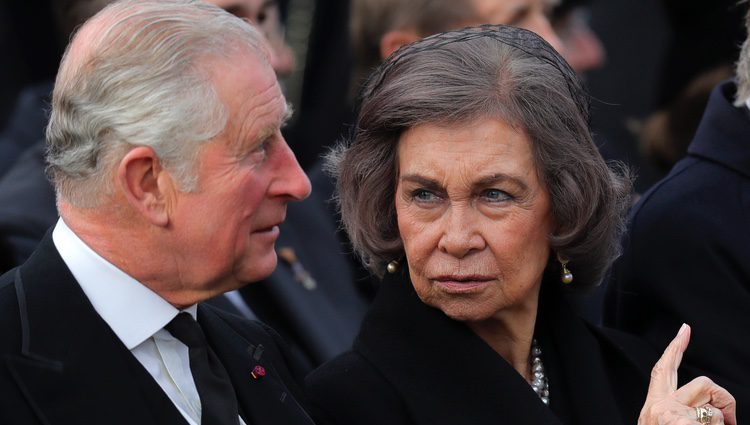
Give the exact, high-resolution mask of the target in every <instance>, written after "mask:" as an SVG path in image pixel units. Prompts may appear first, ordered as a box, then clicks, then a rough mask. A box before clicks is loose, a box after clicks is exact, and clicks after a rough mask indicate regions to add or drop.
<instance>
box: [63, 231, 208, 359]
mask: <svg viewBox="0 0 750 425" xmlns="http://www.w3.org/2000/svg"><path fill="white" fill-rule="evenodd" d="M52 241H53V242H54V244H55V247H56V248H57V250H58V251H59V252H60V256H61V257H62V259H63V261H64V262H65V264H66V265H67V266H68V268H69V269H70V272H71V273H72V274H73V277H75V278H76V280H77V281H78V284H79V285H80V286H81V289H83V292H84V293H85V294H86V297H87V298H88V299H89V301H90V302H91V304H92V305H93V306H94V310H96V312H97V313H99V315H100V316H101V317H102V319H104V321H105V322H107V325H109V327H110V328H112V330H113V331H114V333H115V334H116V335H117V337H118V338H120V340H121V341H122V343H123V344H124V345H125V346H126V347H127V348H128V350H132V349H133V348H135V347H136V346H138V345H140V344H141V343H142V342H143V341H145V340H146V339H148V338H149V337H151V336H153V335H154V334H155V333H156V332H158V331H159V330H160V329H162V328H163V327H164V326H165V325H166V324H167V323H169V322H170V321H171V320H172V319H173V318H174V317H175V316H177V314H178V313H179V312H180V310H178V309H176V308H175V307H174V306H172V305H171V304H169V303H168V302H167V301H166V300H165V299H164V298H162V297H160V296H159V295H157V294H156V293H155V292H153V291H152V290H150V289H149V288H147V287H145V286H144V285H142V284H141V283H140V282H138V281H137V280H135V279H133V278H132V277H130V276H129V275H128V274H126V273H125V272H123V271H122V270H120V269H118V268H117V267H116V266H115V265H113V264H112V263H110V262H109V261H107V260H105V259H104V258H102V257H101V256H100V255H99V254H97V253H96V252H94V250H92V249H91V248H90V247H89V246H88V245H86V243H85V242H83V241H82V240H81V239H80V238H79V237H78V236H77V235H76V234H75V233H74V232H73V231H72V230H71V229H70V227H68V226H67V225H66V224H65V222H64V221H63V219H62V218H60V219H59V220H58V221H57V225H55V229H54V230H53V231H52ZM183 311H185V312H187V313H189V314H190V315H191V316H193V318H194V319H196V318H197V305H196V304H194V305H192V306H190V307H188V308H186V309H185V310H183Z"/></svg>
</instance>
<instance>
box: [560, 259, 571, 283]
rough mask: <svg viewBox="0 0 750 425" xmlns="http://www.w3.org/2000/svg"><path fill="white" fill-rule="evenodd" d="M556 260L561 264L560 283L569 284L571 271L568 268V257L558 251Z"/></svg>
mask: <svg viewBox="0 0 750 425" xmlns="http://www.w3.org/2000/svg"><path fill="white" fill-rule="evenodd" d="M557 261H559V262H560V265H561V266H562V271H561V272H560V280H561V281H562V283H564V284H566V285H569V284H570V283H572V282H573V273H571V272H570V270H568V259H567V258H564V257H562V256H561V255H560V254H559V253H558V254H557Z"/></svg>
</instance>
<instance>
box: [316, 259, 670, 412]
mask: <svg viewBox="0 0 750 425" xmlns="http://www.w3.org/2000/svg"><path fill="white" fill-rule="evenodd" d="M405 274H406V273H405V272H401V275H400V276H389V277H386V279H385V280H384V281H383V283H382V285H381V288H380V292H379V293H378V296H377V298H376V299H375V302H374V304H373V306H372V308H371V310H370V311H369V312H368V315H367V317H366V318H365V321H364V322H363V325H362V329H361V331H360V334H359V336H358V337H357V339H356V341H355V344H354V348H353V349H352V350H351V351H349V352H347V353H345V354H343V355H342V356H340V357H338V358H337V359H335V360H333V361H332V362H329V363H326V364H324V365H323V366H321V367H320V368H319V369H317V370H316V371H314V372H313V373H312V374H310V375H309V376H308V378H307V380H306V383H307V387H308V394H309V397H310V398H311V402H312V404H313V406H312V409H313V410H312V413H313V417H314V418H315V420H316V422H318V423H321V424H335V425H339V424H341V425H343V424H358V425H370V424H372V425H376V424H377V425H381V424H388V425H402V424H403V425H405V424H420V425H422V424H423V425H462V424H466V425H477V424H500V423H508V424H514V425H516V424H540V425H541V424H544V425H549V424H561V423H566V424H603V423H606V424H628V425H632V424H635V423H636V420H637V417H638V413H639V412H640V409H641V407H642V404H643V401H644V400H645V394H646V390H647V386H648V372H649V370H650V366H651V364H652V363H653V362H655V361H656V355H655V353H653V352H652V351H650V350H649V349H648V348H646V347H644V344H642V343H641V342H640V341H636V340H635V339H633V338H632V337H629V336H627V335H623V334H619V333H617V332H614V333H611V334H605V333H603V332H601V331H599V330H597V329H594V328H590V327H588V326H587V325H586V324H584V323H583V322H581V321H580V320H579V319H577V318H576V317H575V315H574V314H572V313H571V310H570V309H568V308H567V307H566V305H565V304H564V301H563V299H562V298H561V296H560V294H559V293H558V291H557V289H556V283H555V282H545V283H544V284H543V286H546V288H544V290H543V293H542V299H541V302H540V313H539V319H538V323H537V329H536V338H537V340H538V341H539V344H540V347H541V349H542V360H543V363H544V366H545V369H546V372H547V376H548V378H549V386H550V399H551V400H550V407H547V406H545V405H544V404H543V403H542V402H541V400H540V399H539V397H538V396H537V394H536V393H534V392H533V391H532V389H531V388H530V386H529V384H528V383H527V382H526V381H525V380H524V379H523V378H522V377H521V375H519V374H518V373H517V372H516V371H515V369H513V368H512V367H511V366H510V365H509V364H508V363H507V362H505V361H504V360H503V359H502V358H501V357H500V356H499V355H498V354H497V353H496V352H495V351H493V350H492V349H491V348H490V347H489V346H488V345H487V344H486V343H485V342H484V341H483V340H481V339H480V338H479V337H478V336H476V335H475V334H474V333H473V332H472V331H470V330H469V328H468V327H466V326H465V325H464V324H463V323H460V322H457V321H454V320H452V319H450V318H448V317H447V316H445V314H443V313H442V312H441V311H440V310H438V309H435V308H432V307H429V306H427V305H425V304H423V303H422V302H421V301H420V300H419V298H418V297H417V295H416V293H415V292H414V290H413V288H412V286H411V282H410V281H409V279H408V277H407V276H405Z"/></svg>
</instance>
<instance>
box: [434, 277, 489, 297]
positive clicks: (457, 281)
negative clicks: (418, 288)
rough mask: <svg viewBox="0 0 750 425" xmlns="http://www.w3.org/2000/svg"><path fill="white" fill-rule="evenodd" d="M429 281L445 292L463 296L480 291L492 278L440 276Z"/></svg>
mask: <svg viewBox="0 0 750 425" xmlns="http://www.w3.org/2000/svg"><path fill="white" fill-rule="evenodd" d="M431 280H432V281H433V282H434V283H435V285H437V286H439V287H440V288H442V289H443V290H444V291H445V292H449V293H455V294H465V293H471V292H477V291H480V290H482V289H483V288H484V287H485V286H487V285H490V284H491V283H492V282H493V280H494V278H492V277H490V276H440V277H437V278H434V279H431Z"/></svg>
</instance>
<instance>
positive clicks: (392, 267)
mask: <svg viewBox="0 0 750 425" xmlns="http://www.w3.org/2000/svg"><path fill="white" fill-rule="evenodd" d="M385 269H386V270H388V273H390V274H393V273H396V272H397V271H398V261H396V260H393V261H391V262H390V263H388V265H387V266H386V268H385Z"/></svg>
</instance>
